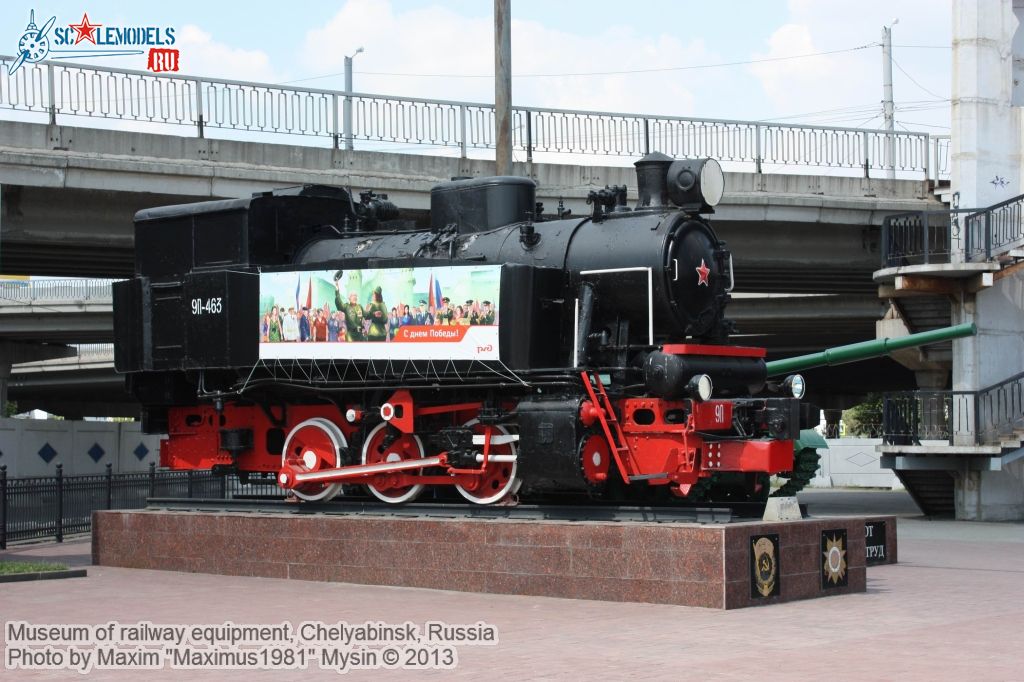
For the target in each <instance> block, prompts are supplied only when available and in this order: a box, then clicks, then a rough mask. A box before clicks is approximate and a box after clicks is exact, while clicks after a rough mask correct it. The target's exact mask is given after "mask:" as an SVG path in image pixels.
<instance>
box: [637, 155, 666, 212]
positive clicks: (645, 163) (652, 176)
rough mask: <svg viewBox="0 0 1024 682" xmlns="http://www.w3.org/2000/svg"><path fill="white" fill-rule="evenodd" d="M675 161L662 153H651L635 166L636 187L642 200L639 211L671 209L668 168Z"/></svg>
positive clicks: (638, 207)
mask: <svg viewBox="0 0 1024 682" xmlns="http://www.w3.org/2000/svg"><path fill="white" fill-rule="evenodd" d="M673 161H674V159H673V158H672V157H671V156H666V155H665V154H662V153H661V152H651V153H650V154H648V155H647V156H645V157H643V158H642V159H640V160H639V161H637V162H636V163H634V164H633V165H634V166H636V186H637V194H639V195H640V200H639V201H638V202H637V205H636V208H637V210H638V211H639V210H643V209H660V208H669V207H670V204H669V200H668V181H667V179H668V167H669V166H671V165H672V162H673Z"/></svg>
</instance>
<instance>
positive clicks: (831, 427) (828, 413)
mask: <svg viewBox="0 0 1024 682" xmlns="http://www.w3.org/2000/svg"><path fill="white" fill-rule="evenodd" d="M822 412H824V413H825V438H839V437H840V436H841V435H842V434H841V433H840V430H839V427H840V425H839V422H840V421H841V420H842V418H843V411H842V410H822Z"/></svg>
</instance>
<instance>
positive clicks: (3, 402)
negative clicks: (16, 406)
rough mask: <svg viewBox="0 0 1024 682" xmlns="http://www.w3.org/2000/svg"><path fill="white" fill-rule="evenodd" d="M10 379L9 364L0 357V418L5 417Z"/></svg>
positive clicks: (8, 361)
mask: <svg viewBox="0 0 1024 682" xmlns="http://www.w3.org/2000/svg"><path fill="white" fill-rule="evenodd" d="M10 378H11V362H10V360H5V359H4V358H3V357H2V356H0V417H4V416H6V415H5V414H4V410H6V409H7V382H8V380H10Z"/></svg>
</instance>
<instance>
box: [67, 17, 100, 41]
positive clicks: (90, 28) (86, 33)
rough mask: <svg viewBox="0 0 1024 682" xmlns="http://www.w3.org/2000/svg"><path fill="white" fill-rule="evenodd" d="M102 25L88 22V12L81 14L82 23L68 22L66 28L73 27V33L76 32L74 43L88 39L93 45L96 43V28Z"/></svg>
mask: <svg viewBox="0 0 1024 682" xmlns="http://www.w3.org/2000/svg"><path fill="white" fill-rule="evenodd" d="M102 25H103V24H90V23H89V15H88V14H83V15H82V23H80V24H68V28H73V29H75V33H77V34H78V35H77V36H76V37H75V45H77V44H78V43H80V42H82V41H83V40H88V41H89V42H90V43H92V44H93V45H95V44H96V29H97V28H99V27H100V26H102Z"/></svg>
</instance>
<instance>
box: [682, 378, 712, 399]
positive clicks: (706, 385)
mask: <svg viewBox="0 0 1024 682" xmlns="http://www.w3.org/2000/svg"><path fill="white" fill-rule="evenodd" d="M713 388H714V386H713V385H712V383H711V377H709V376H708V375H707V374H698V375H696V376H695V377H693V378H692V379H690V383H688V384H686V394H687V395H688V396H690V397H691V398H693V399H694V400H696V401H697V402H701V403H702V402H704V401H705V400H709V399H710V398H711V391H712V390H713Z"/></svg>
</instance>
